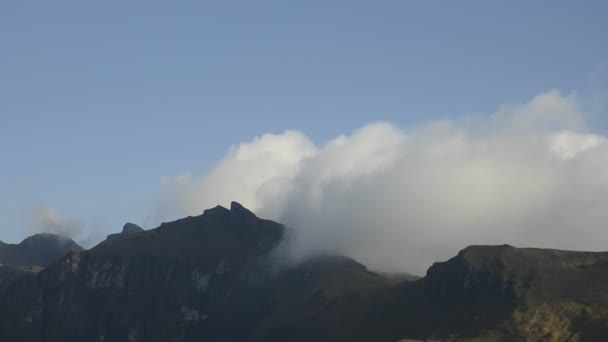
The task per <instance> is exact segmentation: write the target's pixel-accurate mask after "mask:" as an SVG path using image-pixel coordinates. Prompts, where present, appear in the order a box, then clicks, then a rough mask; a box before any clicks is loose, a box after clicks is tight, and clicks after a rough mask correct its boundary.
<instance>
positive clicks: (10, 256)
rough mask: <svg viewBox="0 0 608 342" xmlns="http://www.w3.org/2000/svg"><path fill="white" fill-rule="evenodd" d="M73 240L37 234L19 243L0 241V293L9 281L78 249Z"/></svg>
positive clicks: (35, 270) (39, 268) (79, 248)
mask: <svg viewBox="0 0 608 342" xmlns="http://www.w3.org/2000/svg"><path fill="white" fill-rule="evenodd" d="M80 250H82V247H80V246H79V245H78V244H77V243H76V242H74V241H73V240H71V239H69V238H66V237H63V236H59V235H54V234H37V235H33V236H30V237H28V238H27V239H25V240H23V241H22V242H21V243H19V244H6V243H4V242H1V241H0V293H1V291H2V290H3V289H4V288H6V286H8V285H9V284H10V283H11V282H13V281H15V280H16V279H18V278H20V277H22V276H24V275H25V274H27V273H30V272H38V271H40V270H41V269H43V268H44V267H47V266H48V265H50V264H51V263H53V262H55V261H57V260H59V259H60V258H61V257H63V256H65V255H66V254H67V253H68V252H70V251H80Z"/></svg>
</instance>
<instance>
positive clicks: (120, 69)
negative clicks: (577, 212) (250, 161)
mask: <svg viewBox="0 0 608 342" xmlns="http://www.w3.org/2000/svg"><path fill="white" fill-rule="evenodd" d="M607 17H608V3H606V2H605V1H580V2H576V3H574V2H572V1H552V2H550V3H549V2H540V1H538V2H530V1H510V2H498V1H463V2H458V3H456V2H445V1H441V2H440V1H373V2H372V1H290V2H285V1H255V2H253V1H222V2H219V1H217V2H215V1H213V2H212V1H209V2H207V1H192V2H190V1H183V2H179V3H176V2H168V1H165V2H160V1H103V2H83V1H53V2H49V1H3V2H1V3H0V160H1V164H0V165H1V166H0V190H1V191H0V218H1V219H0V240H2V241H6V242H18V241H20V240H21V239H23V238H24V237H25V236H27V235H29V234H31V233H32V232H37V231H43V230H53V228H52V227H54V226H56V225H57V224H58V222H63V223H65V224H61V225H62V226H63V227H64V228H65V227H68V228H70V230H75V231H76V233H75V235H76V237H78V238H79V239H80V242H83V243H84V244H92V243H94V242H95V241H98V240H99V239H100V238H102V237H103V236H105V235H107V234H109V233H113V232H116V231H118V230H120V228H121V227H122V225H123V224H124V223H125V222H127V221H131V222H134V223H137V224H141V225H143V226H145V227H146V228H153V226H154V225H155V224H157V223H159V222H158V220H159V219H158V216H159V215H158V213H159V211H160V212H164V211H167V210H168V209H166V210H165V209H163V208H162V203H164V202H166V201H164V200H163V198H165V199H166V198H167V194H166V192H165V190H166V189H165V185H166V184H167V182H169V183H171V182H172V181H173V180H175V179H176V178H175V177H179V176H180V175H184V174H190V175H194V176H193V177H194V178H196V177H197V176H200V175H205V174H208V173H209V172H213V170H214V168H217V165H218V163H220V164H221V163H222V161H223V160H225V158H227V156H228V157H230V153H231V152H230V151H234V146H239V144H241V143H245V142H252V141H254V139H255V138H256V137H262V136H264V135H265V134H268V133H271V134H275V135H281V134H284V133H285V132H286V131H292V132H296V133H294V134H296V135H297V134H301V135H303V136H304V138H303V141H304V142H303V143H302V144H303V145H306V146H308V145H310V146H308V147H306V146H305V147H304V151H307V150H311V151H312V150H315V151H316V150H323V148H324V147H323V146H325V145H326V144H331V142H332V141H334V139H336V137H340V136H342V135H346V136H350V135H356V133H355V132H357V131H358V130H360V129H364V128H365V127H368V126H369V125H372V126H373V123H377V122H386V123H390V124H389V126H390V127H395V129H396V130H399V131H404V132H409V131H411V130H415V127H420V126H424V125H426V124H427V123H429V122H436V121H440V120H451V121H454V122H459V120H463V118H465V119H466V118H476V119H475V120H481V121H483V120H485V119H484V118H487V117H491V116H492V115H495V114H496V113H497V112H500V111H501V109H502V108H505V106H507V107H508V106H524V107H525V106H526V104H528V105H530V104H531V103H532V104H533V103H534V98H535V97H537V96H542V94H553V95H552V96H553V97H552V98H551V99H553V100H555V102H556V103H566V102H567V99H570V98H571V96H573V97H575V98H576V101H575V102H576V106H577V108H578V107H581V108H583V109H582V110H581V111H582V112H584V116H585V118H584V121H585V123H584V125H585V129H584V132H585V134H598V135H602V136H603V135H606V134H608V113H607V111H606V110H605V108H606V106H605V103H606V101H605V99H606V94H607V91H608V43H607V41H606V37H605V35H606V32H608V21H606V20H605V18H607ZM555 92H558V93H555ZM564 99H566V100H564ZM568 103H569V102H568ZM568 103H566V105H568V106H569V104H568ZM486 123H487V122H486ZM484 124H485V123H484ZM560 125H561V124H560ZM567 128H568V129H570V128H572V127H570V126H568V127H567ZM473 131H475V132H477V130H473ZM467 132H469V133H471V132H472V131H470V130H467ZM401 134H402V133H399V134H398V135H401ZM403 134H406V133H403ZM231 146H232V147H233V149H232V150H231ZM298 146H299V145H298ZM293 153H296V152H293ZM298 153H301V150H300V149H298ZM306 153H307V152H303V155H304V156H306V155H307V154H306ZM310 153H311V154H315V153H316V152H314V153H313V152H310ZM296 154H297V153H296ZM296 159H297V158H296ZM290 165H291V164H290ZM271 171H272V170H271ZM271 171H269V172H271ZM167 180H168V181H167ZM207 195H208V194H206V196H207ZM189 196H190V195H189ZM159 197H163V198H161V199H159ZM209 201H213V196H211V199H210V200H209ZM222 201H224V199H222ZM203 202H204V203H207V200H205V201H203ZM217 202H221V201H220V200H219V199H218V201H217ZM159 203H161V204H159ZM159 207H161V208H160V209H159ZM204 209H205V208H198V209H197V210H198V211H199V212H202V211H203V210H204ZM193 210H194V209H192V208H191V205H190V206H188V210H187V211H188V212H189V213H190V212H191V211H193ZM161 216H162V215H161ZM277 216H279V217H283V216H284V215H282V214H277ZM169 218H170V217H169ZM173 218H177V217H173ZM49 227H51V228H49Z"/></svg>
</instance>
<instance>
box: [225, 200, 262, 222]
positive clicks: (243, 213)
mask: <svg viewBox="0 0 608 342" xmlns="http://www.w3.org/2000/svg"><path fill="white" fill-rule="evenodd" d="M230 214H231V215H232V216H233V217H234V216H237V217H242V218H245V217H256V216H255V214H254V213H253V212H252V211H251V210H249V209H247V208H245V207H244V206H243V205H241V204H240V203H238V202H234V201H233V202H232V203H230Z"/></svg>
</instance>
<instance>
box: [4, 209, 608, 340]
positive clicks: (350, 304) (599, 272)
mask: <svg viewBox="0 0 608 342" xmlns="http://www.w3.org/2000/svg"><path fill="white" fill-rule="evenodd" d="M284 233H285V227H284V226H282V225H281V224H279V223H276V222H273V221H269V220H264V219H260V218H258V217H256V216H255V215H254V214H253V213H252V212H251V211H249V210H247V209H246V208H244V207H242V206H241V205H240V204H238V203H232V205H231V207H230V209H226V208H223V207H220V206H218V207H215V208H213V209H209V210H206V211H205V212H204V213H203V214H202V215H200V216H197V217H188V218H184V219H181V220H178V221H175V222H170V223H164V224H162V225H161V226H160V227H158V228H156V229H153V230H149V231H143V232H141V231H140V232H135V233H131V234H128V233H127V234H124V235H121V236H120V238H112V239H108V240H106V241H104V242H102V243H101V244H99V245H98V246H96V247H94V248H93V249H91V250H88V251H72V252H70V253H69V254H67V255H66V256H64V257H63V258H61V259H60V260H59V261H57V262H55V263H53V264H52V265H50V266H49V267H47V268H46V269H44V270H43V271H41V272H39V273H37V274H29V275H25V276H23V277H21V278H20V279H17V280H15V281H14V282H13V283H11V284H10V285H9V286H8V288H7V289H6V291H5V292H4V294H2V296H1V297H0V340H1V341H7V342H10V341H24V342H28V341H45V342H55V341H61V342H71V341H74V342H76V341H112V342H122V341H128V342H136V341H142V342H143V341H146V342H147V341H152V342H153V341H159V342H160V341H163V342H164V341H185V342H187V341H302V342H304V341H392V342H395V341H400V340H404V341H405V340H410V341H411V340H419V341H428V340H439V341H539V340H543V341H576V340H578V341H606V340H608V291H607V290H606V289H608V253H589V252H568V251H557V250H545V249H531V248H515V247H511V246H506V245H505V246H471V247H468V248H466V249H464V250H463V251H461V252H460V253H459V254H458V255H457V256H455V257H454V258H452V259H450V260H448V261H446V262H442V263H436V264H434V265H433V266H432V267H431V268H430V269H429V270H428V272H427V275H426V277H424V278H422V279H418V280H411V281H407V280H406V281H398V280H396V279H395V278H394V277H386V276H383V275H380V274H377V273H374V272H370V271H369V270H367V268H366V267H365V266H363V265H361V264H360V263H358V262H356V261H355V260H352V259H350V258H347V257H341V256H330V255H325V256H318V257H315V258H312V259H309V260H307V261H305V262H302V263H300V264H297V265H291V266H289V265H288V264H287V263H285V262H284V260H283V256H282V254H281V252H280V251H281V249H280V248H279V249H277V246H279V244H280V243H281V241H282V238H283V235H284Z"/></svg>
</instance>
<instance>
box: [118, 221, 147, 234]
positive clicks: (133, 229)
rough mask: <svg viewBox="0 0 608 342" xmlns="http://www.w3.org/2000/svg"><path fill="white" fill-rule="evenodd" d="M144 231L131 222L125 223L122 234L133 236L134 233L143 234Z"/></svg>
mask: <svg viewBox="0 0 608 342" xmlns="http://www.w3.org/2000/svg"><path fill="white" fill-rule="evenodd" d="M143 231H144V229H143V228H142V227H140V226H138V225H136V224H135V223H131V222H127V223H125V225H124V226H123V227H122V234H133V233H139V232H143Z"/></svg>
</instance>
